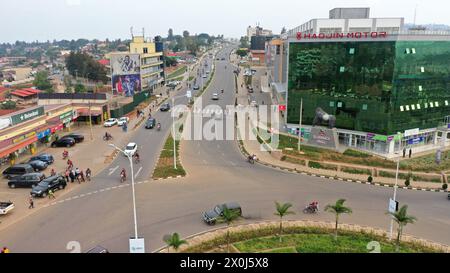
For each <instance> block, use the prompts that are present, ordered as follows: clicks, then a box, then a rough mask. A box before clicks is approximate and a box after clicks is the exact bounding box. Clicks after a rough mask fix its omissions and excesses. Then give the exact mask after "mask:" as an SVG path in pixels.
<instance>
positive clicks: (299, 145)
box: [298, 98, 303, 152]
mask: <svg viewBox="0 0 450 273" xmlns="http://www.w3.org/2000/svg"><path fill="white" fill-rule="evenodd" d="M302 118H303V98H302V99H301V101H300V121H299V124H298V151H299V152H300V148H301V142H302Z"/></svg>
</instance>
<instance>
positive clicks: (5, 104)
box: [0, 100, 16, 109]
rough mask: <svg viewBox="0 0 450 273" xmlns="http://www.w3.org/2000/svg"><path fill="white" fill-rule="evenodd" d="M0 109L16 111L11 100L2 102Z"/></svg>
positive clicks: (14, 103) (14, 104)
mask: <svg viewBox="0 0 450 273" xmlns="http://www.w3.org/2000/svg"><path fill="white" fill-rule="evenodd" d="M0 108H1V109H16V102H15V101H12V100H7V101H4V102H3V103H1V104H0Z"/></svg>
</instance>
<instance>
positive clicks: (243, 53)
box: [236, 49, 248, 57]
mask: <svg viewBox="0 0 450 273" xmlns="http://www.w3.org/2000/svg"><path fill="white" fill-rule="evenodd" d="M236 54H237V55H239V56H241V57H245V56H247V54H248V51H247V50H245V49H238V50H236Z"/></svg>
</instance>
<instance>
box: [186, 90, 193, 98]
mask: <svg viewBox="0 0 450 273" xmlns="http://www.w3.org/2000/svg"><path fill="white" fill-rule="evenodd" d="M186 97H188V98H192V92H191V90H188V91H186Z"/></svg>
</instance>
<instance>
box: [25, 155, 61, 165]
mask: <svg viewBox="0 0 450 273" xmlns="http://www.w3.org/2000/svg"><path fill="white" fill-rule="evenodd" d="M34 160H40V161H44V162H47V164H49V165H50V164H53V162H55V159H54V158H53V155H51V154H40V155H37V156H33V157H31V158H30V161H34Z"/></svg>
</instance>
